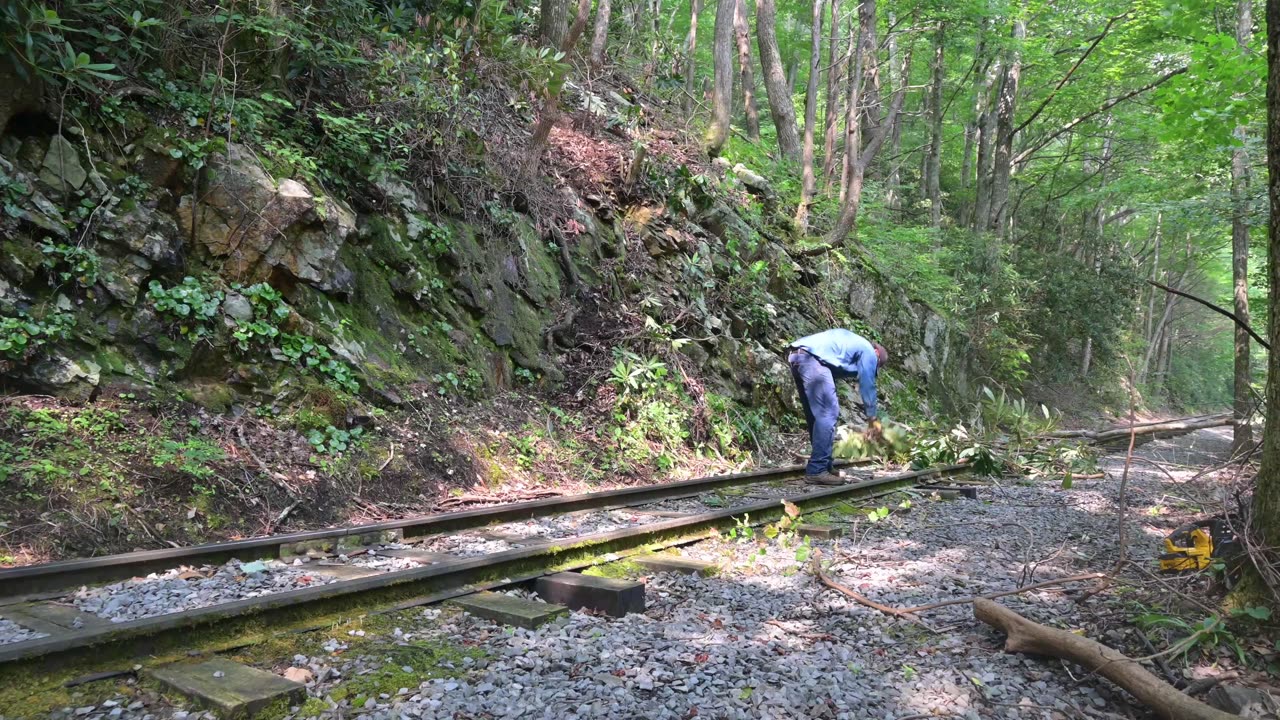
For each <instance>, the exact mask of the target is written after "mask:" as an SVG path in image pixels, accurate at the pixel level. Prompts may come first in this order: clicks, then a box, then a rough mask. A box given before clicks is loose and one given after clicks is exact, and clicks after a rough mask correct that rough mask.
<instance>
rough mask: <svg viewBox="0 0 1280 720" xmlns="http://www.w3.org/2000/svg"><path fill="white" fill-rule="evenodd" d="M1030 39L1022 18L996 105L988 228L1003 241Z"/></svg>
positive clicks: (1015, 32)
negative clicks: (1025, 42)
mask: <svg viewBox="0 0 1280 720" xmlns="http://www.w3.org/2000/svg"><path fill="white" fill-rule="evenodd" d="M1026 37H1027V21H1026V20H1025V19H1023V17H1022V16H1021V15H1019V17H1018V18H1017V19H1016V20H1014V22H1013V47H1012V48H1011V49H1010V50H1009V59H1008V60H1007V61H1006V62H1005V68H1004V78H1003V79H1002V80H1001V81H1000V100H999V102H998V103H997V105H996V147H995V152H994V157H993V162H994V164H995V167H994V168H993V172H992V178H991V219H990V220H989V221H988V227H989V228H991V230H993V231H994V232H995V234H996V237H999V238H1003V237H1004V236H1005V232H1006V231H1007V230H1008V226H1009V182H1010V180H1011V178H1012V176H1013V134H1014V128H1015V126H1014V124H1013V120H1014V117H1013V116H1014V111H1015V110H1016V106H1017V102H1018V81H1019V79H1021V77H1022V41H1023V40H1024V39H1025V38H1026Z"/></svg>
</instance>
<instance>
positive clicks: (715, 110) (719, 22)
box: [695, 0, 743, 157]
mask: <svg viewBox="0 0 1280 720" xmlns="http://www.w3.org/2000/svg"><path fill="white" fill-rule="evenodd" d="M695 1H696V0H695ZM742 1H743V0H717V2H716V32H715V40H714V44H713V45H712V55H713V67H712V71H713V73H714V75H715V86H714V88H713V89H712V91H711V125H710V127H708V128H707V155H709V156H711V157H717V156H718V155H720V151H721V150H722V149H724V143H725V141H726V140H728V139H729V120H730V115H731V114H732V113H733V75H734V68H733V24H734V17H733V16H734V12H735V6H736V5H739V4H741V3H742Z"/></svg>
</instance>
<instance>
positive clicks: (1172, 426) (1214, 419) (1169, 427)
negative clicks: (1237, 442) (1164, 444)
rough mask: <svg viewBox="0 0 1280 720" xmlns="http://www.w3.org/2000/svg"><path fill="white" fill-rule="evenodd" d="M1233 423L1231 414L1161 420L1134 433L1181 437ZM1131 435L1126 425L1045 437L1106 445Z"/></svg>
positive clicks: (1051, 434) (1061, 431)
mask: <svg viewBox="0 0 1280 720" xmlns="http://www.w3.org/2000/svg"><path fill="white" fill-rule="evenodd" d="M1231 422H1232V420H1231V413H1219V414H1216V415H1198V416H1194V417H1188V418H1180V419H1178V420H1161V421H1158V422H1149V423H1140V424H1138V425H1134V426H1133V429H1132V432H1133V434H1134V435H1136V436H1137V437H1142V436H1144V435H1162V434H1165V433H1171V434H1174V435H1181V434H1183V433H1189V432H1193V431H1195V430H1204V429H1205V428H1212V427H1221V426H1223V425H1230V424H1231ZM1129 434H1130V428H1129V426H1128V425H1125V426H1123V427H1113V428H1107V429H1105V430H1058V431H1056V432H1051V433H1046V434H1045V437H1046V438H1051V439H1054V440H1087V441H1089V442H1091V443H1096V444H1099V445H1104V444H1106V443H1108V442H1114V441H1117V440H1127V439H1128V438H1129Z"/></svg>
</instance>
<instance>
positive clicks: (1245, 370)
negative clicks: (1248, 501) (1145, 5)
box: [1231, 0, 1253, 452]
mask: <svg viewBox="0 0 1280 720" xmlns="http://www.w3.org/2000/svg"><path fill="white" fill-rule="evenodd" d="M1252 34H1253V0H1239V2H1237V3H1236V44H1237V45H1239V46H1240V49H1241V50H1242V51H1245V52H1247V51H1248V49H1249V38H1250V36H1251V35H1252ZM1235 137H1236V143H1237V147H1236V148H1235V150H1234V151H1233V152H1232V153H1231V205H1232V208H1231V277H1232V281H1233V282H1232V284H1233V286H1234V289H1235V311H1236V317H1237V318H1239V319H1240V320H1242V321H1243V322H1244V323H1245V324H1246V325H1247V324H1248V323H1249V210H1248V198H1247V196H1248V187H1249V152H1248V150H1247V149H1246V147H1245V141H1246V140H1247V139H1248V130H1247V129H1246V128H1245V127H1244V126H1243V125H1241V126H1239V127H1237V128H1236V130H1235ZM1235 334H1236V337H1235V339H1236V342H1235V388H1234V389H1235V393H1234V394H1235V398H1234V402H1233V403H1232V405H1233V406H1234V410H1235V419H1236V424H1235V430H1234V438H1233V442H1232V446H1233V449H1234V450H1235V451H1236V452H1239V451H1241V450H1242V449H1244V448H1247V447H1249V446H1250V445H1252V444H1253V429H1252V428H1251V427H1250V426H1249V425H1248V423H1246V422H1245V421H1246V420H1247V419H1248V418H1249V415H1250V414H1251V413H1250V412H1249V411H1250V408H1251V406H1252V405H1253V398H1252V396H1251V389H1252V387H1251V386H1252V383H1251V382H1250V381H1251V380H1252V378H1251V374H1250V371H1249V333H1248V332H1247V331H1245V329H1244V328H1242V327H1240V326H1239V325H1236V326H1235Z"/></svg>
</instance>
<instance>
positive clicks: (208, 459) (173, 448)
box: [152, 437, 227, 480]
mask: <svg viewBox="0 0 1280 720" xmlns="http://www.w3.org/2000/svg"><path fill="white" fill-rule="evenodd" d="M226 457H227V454H226V452H225V451H223V449H222V448H221V447H219V446H217V445H214V444H213V443H211V442H209V441H207V440H204V439H201V438H198V437H192V438H188V439H186V440H181V441H179V440H171V439H165V440H161V441H160V444H159V447H158V449H157V450H156V453H155V455H154V456H153V457H152V463H153V464H154V465H155V466H156V467H174V468H177V469H178V470H181V471H182V472H184V473H187V474H188V475H191V476H192V477H194V478H196V479H197V480H208V479H209V478H211V477H213V476H214V475H215V474H217V469H216V468H215V467H214V466H213V464H214V463H217V462H220V461H222V460H225V459H226Z"/></svg>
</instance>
